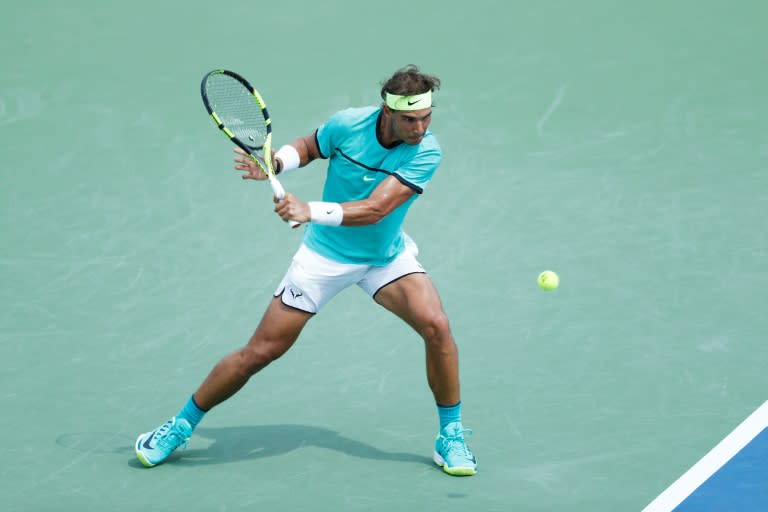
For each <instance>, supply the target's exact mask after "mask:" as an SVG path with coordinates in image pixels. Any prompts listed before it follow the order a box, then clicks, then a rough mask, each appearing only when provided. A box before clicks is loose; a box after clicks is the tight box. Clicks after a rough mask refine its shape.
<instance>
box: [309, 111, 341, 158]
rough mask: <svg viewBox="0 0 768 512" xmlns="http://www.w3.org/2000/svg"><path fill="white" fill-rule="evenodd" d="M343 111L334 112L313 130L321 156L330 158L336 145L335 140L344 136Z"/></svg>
mask: <svg viewBox="0 0 768 512" xmlns="http://www.w3.org/2000/svg"><path fill="white" fill-rule="evenodd" d="M343 119H344V113H343V112H336V113H335V114H333V115H332V116H331V117H329V118H328V120H327V121H326V122H325V123H323V124H322V125H320V127H319V128H318V129H317V132H315V140H317V147H318V149H319V150H320V153H321V155H322V156H323V158H330V157H331V156H333V152H334V150H335V149H336V147H337V142H338V141H339V140H341V138H342V137H343V136H344V130H345V123H344V122H343Z"/></svg>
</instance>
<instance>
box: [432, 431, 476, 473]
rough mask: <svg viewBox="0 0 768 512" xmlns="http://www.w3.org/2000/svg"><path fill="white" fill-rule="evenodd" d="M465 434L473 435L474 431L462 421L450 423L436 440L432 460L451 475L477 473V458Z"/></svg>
mask: <svg viewBox="0 0 768 512" xmlns="http://www.w3.org/2000/svg"><path fill="white" fill-rule="evenodd" d="M464 434H467V435H471V434H472V431H471V430H469V429H465V428H464V427H463V426H462V425H461V423H458V422H456V423H449V424H448V425H446V426H445V428H443V429H442V430H441V431H440V433H439V434H438V435H437V439H436V440H435V453H434V455H433V456H432V460H434V461H435V464H437V465H438V466H440V467H442V468H443V471H445V472H446V473H448V474H449V475H453V476H472V475H474V474H475V473H477V459H475V456H474V455H473V454H472V451H471V450H470V449H469V446H467V443H466V441H465V440H464Z"/></svg>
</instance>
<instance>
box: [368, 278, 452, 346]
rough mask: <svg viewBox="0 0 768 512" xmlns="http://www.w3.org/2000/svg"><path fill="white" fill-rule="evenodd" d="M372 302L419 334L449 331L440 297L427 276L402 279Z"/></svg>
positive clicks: (386, 288)
mask: <svg viewBox="0 0 768 512" xmlns="http://www.w3.org/2000/svg"><path fill="white" fill-rule="evenodd" d="M374 300H375V301H376V302H378V303H379V304H381V305H382V306H384V307H385V308H386V309H388V310H389V311H391V312H392V313H394V314H395V315H397V316H399V317H400V318H402V319H403V320H404V321H405V322H406V323H408V325H410V326H411V327H413V328H414V329H415V330H416V331H418V332H420V333H423V332H424V330H425V329H447V327H448V326H447V318H446V315H445V312H444V310H443V305H442V302H441V300H440V295H439V294H438V292H437V289H436V288H435V285H434V284H433V283H432V280H431V279H430V278H429V276H428V275H427V274H424V273H414V274H408V275H406V276H403V277H401V278H400V279H398V280H396V281H393V282H391V283H389V284H387V285H386V286H384V287H383V288H381V289H380V290H379V291H378V292H376V295H374Z"/></svg>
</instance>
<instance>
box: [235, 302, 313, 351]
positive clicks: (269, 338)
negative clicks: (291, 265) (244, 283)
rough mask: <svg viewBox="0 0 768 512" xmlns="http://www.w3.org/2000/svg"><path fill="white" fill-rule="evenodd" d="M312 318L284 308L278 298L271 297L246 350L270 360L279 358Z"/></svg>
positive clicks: (301, 312) (298, 311)
mask: <svg viewBox="0 0 768 512" xmlns="http://www.w3.org/2000/svg"><path fill="white" fill-rule="evenodd" d="M312 316H313V315H312V313H307V312H306V311H302V310H300V309H296V308H292V307H290V306H286V305H285V304H283V302H282V301H281V300H280V298H279V297H273V298H272V300H271V301H270V303H269V306H268V307H267V311H266V312H265V313H264V316H263V317H262V318H261V322H259V325H258V327H256V330H255V331H254V333H253V335H252V336H251V339H250V340H249V341H248V346H247V350H248V351H250V352H252V353H254V355H256V354H260V355H261V356H266V357H268V358H270V359H274V358H277V357H280V356H281V355H283V354H284V353H285V352H286V351H287V350H288V349H289V348H291V346H293V344H294V343H295V342H296V339H297V338H298V337H299V334H301V331H302V330H303V329H304V326H305V325H306V324H307V322H308V321H309V319H310V318H312Z"/></svg>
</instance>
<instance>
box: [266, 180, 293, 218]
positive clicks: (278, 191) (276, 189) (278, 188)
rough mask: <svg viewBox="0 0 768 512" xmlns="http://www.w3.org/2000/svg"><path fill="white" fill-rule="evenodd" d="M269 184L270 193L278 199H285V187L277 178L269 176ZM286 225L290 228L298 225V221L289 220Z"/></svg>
mask: <svg viewBox="0 0 768 512" xmlns="http://www.w3.org/2000/svg"><path fill="white" fill-rule="evenodd" d="M269 184H270V186H272V193H273V194H275V197H276V198H277V200H278V201H282V200H283V199H285V189H284V188H283V184H282V183H280V182H279V181H278V180H277V178H271V179H270V180H269ZM288 225H289V226H290V227H292V228H295V227H297V226H298V225H299V223H298V222H296V221H295V220H289V221H288Z"/></svg>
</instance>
